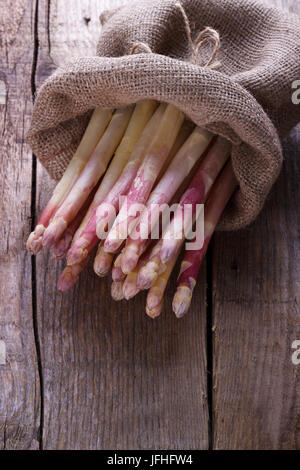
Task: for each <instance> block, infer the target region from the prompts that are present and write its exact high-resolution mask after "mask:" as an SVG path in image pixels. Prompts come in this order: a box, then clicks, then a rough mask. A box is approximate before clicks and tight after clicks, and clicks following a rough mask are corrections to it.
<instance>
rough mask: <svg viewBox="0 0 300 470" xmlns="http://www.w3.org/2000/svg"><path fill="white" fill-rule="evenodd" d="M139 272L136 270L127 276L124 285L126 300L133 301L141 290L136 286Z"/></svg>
mask: <svg viewBox="0 0 300 470" xmlns="http://www.w3.org/2000/svg"><path fill="white" fill-rule="evenodd" d="M137 273H138V270H137V269H134V270H133V271H131V273H129V274H127V276H126V278H125V280H124V283H123V295H124V298H125V299H126V300H129V299H132V297H134V296H135V295H136V294H138V293H139V291H140V289H139V288H138V286H137V284H136V279H137Z"/></svg>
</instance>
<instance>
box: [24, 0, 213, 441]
mask: <svg viewBox="0 0 300 470" xmlns="http://www.w3.org/2000/svg"><path fill="white" fill-rule="evenodd" d="M50 8H51V0H48V1H47V22H46V28H47V31H46V33H47V40H48V50H49V53H50V51H51V36H50V25H49V18H50ZM38 25H39V0H35V3H34V44H33V61H32V73H31V91H32V99H33V102H34V99H35V94H36V91H37V90H36V74H37V63H38V56H39V47H40V46H39V34H38ZM36 197H37V159H36V156H35V155H34V154H32V185H31V221H32V222H31V225H32V226H31V230H34V227H35V224H36V222H37V217H38V215H39V214H37V206H36ZM212 249H213V241H212V242H211V246H210V247H209V249H208V253H207V256H206V354H207V367H206V380H207V384H206V388H207V390H206V399H207V405H208V412H209V416H208V449H209V450H211V449H213V402H212V397H213V338H212V335H213V331H212V326H213V325H212V319H213V272H212ZM31 269H32V277H31V288H32V312H33V328H34V340H35V347H36V354H37V362H38V372H39V380H40V394H41V398H40V410H41V411H40V428H39V436H38V440H39V449H40V450H43V431H44V383H43V363H42V356H41V344H40V338H39V328H38V315H37V265H36V258H35V256H32V257H31ZM171 314H172V313H171Z"/></svg>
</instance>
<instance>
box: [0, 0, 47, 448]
mask: <svg viewBox="0 0 300 470" xmlns="http://www.w3.org/2000/svg"><path fill="white" fill-rule="evenodd" d="M34 7H35V2H32V1H28V0H15V1H13V2H9V5H6V6H5V8H2V9H1V10H2V11H1V17H0V133H1V147H0V154H1V155H0V181H1V198H0V220H1V227H0V231H1V234H0V257H1V258H0V263H1V265H0V343H1V358H0V448H1V449H36V448H38V433H39V419H40V416H39V415H40V411H39V409H40V408H39V407H40V389H39V377H38V369H37V358H36V349H35V341H34V334H33V312H32V298H31V260H30V256H29V255H28V253H26V250H25V249H24V244H25V240H26V237H27V236H28V234H29V232H30V225H31V219H30V217H31V208H30V201H31V171H32V154H31V151H30V149H29V148H28V146H26V145H25V144H24V132H25V129H26V128H28V125H29V119H30V114H31V108H32V93H31V69H32V63H33V45H34V35H33V33H34V32H33V27H34Z"/></svg>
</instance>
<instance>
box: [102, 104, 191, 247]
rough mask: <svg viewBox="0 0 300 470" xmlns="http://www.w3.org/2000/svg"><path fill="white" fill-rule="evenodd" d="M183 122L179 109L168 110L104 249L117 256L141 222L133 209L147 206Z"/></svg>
mask: <svg viewBox="0 0 300 470" xmlns="http://www.w3.org/2000/svg"><path fill="white" fill-rule="evenodd" d="M183 120H184V114H183V113H182V112H181V111H180V110H179V109H177V108H175V107H174V106H172V105H168V106H167V108H166V111H165V113H164V116H163V118H162V121H161V125H160V127H159V129H158V131H157V133H156V135H155V136H154V139H153V141H152V143H151V144H150V147H149V149H148V151H147V154H146V156H145V158H144V160H143V162H142V163H141V166H140V168H139V169H138V172H137V174H136V177H135V179H134V181H133V182H132V184H131V186H130V189H129V192H128V195H127V201H126V204H123V205H122V207H121V210H120V212H119V214H118V216H117V218H116V219H115V221H114V224H113V226H112V228H111V230H110V232H109V234H108V236H107V238H106V240H105V243H104V248H105V249H106V250H107V251H109V252H111V253H115V252H116V251H117V249H118V248H119V246H120V245H121V244H122V242H123V240H124V239H125V238H127V236H128V232H129V233H130V227H132V226H133V225H134V223H135V222H136V220H137V216H136V215H130V209H133V206H134V205H136V204H145V202H146V201H147V198H148V196H149V194H150V192H151V190H152V187H153V185H154V183H155V181H156V180H157V177H158V175H159V173H160V171H161V169H162V167H163V164H164V162H165V160H166V159H167V157H168V155H169V153H170V151H171V148H172V146H173V144H174V142H175V139H176V136H177V134H178V132H179V130H180V127H181V125H182V123H183Z"/></svg>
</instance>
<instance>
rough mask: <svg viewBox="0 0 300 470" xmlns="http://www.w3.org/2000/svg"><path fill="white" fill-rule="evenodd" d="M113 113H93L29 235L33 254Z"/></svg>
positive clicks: (107, 110)
mask: <svg viewBox="0 0 300 470" xmlns="http://www.w3.org/2000/svg"><path fill="white" fill-rule="evenodd" d="M112 113H113V110H111V109H100V108H96V109H95V111H94V112H93V114H92V117H91V119H90V122H89V124H88V126H87V128H86V131H85V133H84V135H83V137H82V139H81V142H80V144H79V146H78V148H77V150H76V152H75V154H74V156H73V158H72V160H71V161H70V163H69V165H68V167H67V169H66V171H65V172H64V174H63V176H62V178H61V180H60V181H59V183H58V184H57V186H56V187H55V189H54V191H53V195H52V197H51V199H50V201H49V202H48V204H47V206H46V207H45V209H44V210H43V213H42V215H41V217H40V218H39V221H38V223H37V225H36V227H35V229H34V231H33V232H32V233H31V234H30V235H29V238H28V241H27V245H26V246H27V249H28V250H29V251H30V252H31V253H32V254H37V253H38V252H39V251H40V249H41V248H42V237H43V234H44V231H45V229H46V227H48V225H49V222H50V219H51V217H53V215H54V214H55V212H56V211H57V209H58V207H59V206H60V205H61V203H62V202H63V200H64V199H65V197H66V196H67V194H68V193H69V191H70V189H71V188H72V186H73V185H74V183H75V181H76V180H77V178H78V176H79V174H80V173H81V171H82V169H83V168H84V166H85V164H86V162H87V160H88V159H89V157H90V156H91V153H92V152H93V150H94V149H95V147H96V145H97V143H98V142H99V140H100V138H101V137H102V135H103V133H104V131H105V129H106V127H107V125H108V123H109V121H110V119H111V116H112Z"/></svg>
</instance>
